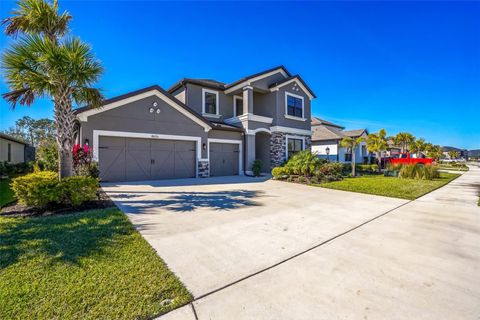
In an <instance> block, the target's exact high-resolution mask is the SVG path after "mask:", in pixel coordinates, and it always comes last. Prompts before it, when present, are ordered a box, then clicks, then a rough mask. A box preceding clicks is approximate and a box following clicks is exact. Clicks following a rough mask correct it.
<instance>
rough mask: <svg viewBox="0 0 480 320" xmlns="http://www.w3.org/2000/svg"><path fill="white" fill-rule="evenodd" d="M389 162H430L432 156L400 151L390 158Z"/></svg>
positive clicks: (423, 163)
mask: <svg viewBox="0 0 480 320" xmlns="http://www.w3.org/2000/svg"><path fill="white" fill-rule="evenodd" d="M390 163H392V164H394V165H395V164H422V165H425V164H432V163H433V159H432V158H425V157H422V156H417V154H410V153H409V152H407V153H400V154H398V155H395V156H394V157H392V158H390Z"/></svg>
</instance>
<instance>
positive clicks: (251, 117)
mask: <svg viewBox="0 0 480 320" xmlns="http://www.w3.org/2000/svg"><path fill="white" fill-rule="evenodd" d="M224 121H225V123H228V124H231V123H239V122H242V121H256V122H262V123H267V124H271V123H272V122H273V118H269V117H264V116H258V115H256V114H252V113H244V114H242V115H241V116H238V117H232V118H228V119H225V120H224Z"/></svg>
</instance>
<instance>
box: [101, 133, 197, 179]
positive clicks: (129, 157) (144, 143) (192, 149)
mask: <svg viewBox="0 0 480 320" xmlns="http://www.w3.org/2000/svg"><path fill="white" fill-rule="evenodd" d="M99 146H100V149H99V159H100V176H101V177H102V179H103V180H104V181H132V180H154V179H175V178H191V177H195V176H196V144H195V142H192V141H177V140H160V139H159V140H156V139H142V138H118V137H101V138H100V141H99ZM102 147H103V149H102Z"/></svg>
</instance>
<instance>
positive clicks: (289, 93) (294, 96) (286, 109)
mask: <svg viewBox="0 0 480 320" xmlns="http://www.w3.org/2000/svg"><path fill="white" fill-rule="evenodd" d="M288 96H292V97H293V98H297V99H300V100H302V117H301V118H300V117H295V116H291V115H289V114H288ZM289 117H290V118H289ZM285 118H287V119H291V118H293V119H295V120H301V121H305V120H306V119H305V100H304V98H303V97H302V96H299V95H298V94H294V93H291V92H288V91H285ZM303 119H305V120H303Z"/></svg>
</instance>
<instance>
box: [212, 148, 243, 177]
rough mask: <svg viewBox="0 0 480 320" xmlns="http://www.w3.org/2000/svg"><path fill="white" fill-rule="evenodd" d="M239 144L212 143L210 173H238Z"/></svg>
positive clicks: (214, 174)
mask: <svg viewBox="0 0 480 320" xmlns="http://www.w3.org/2000/svg"><path fill="white" fill-rule="evenodd" d="M239 152H240V149H239V145H238V144H233V143H210V175H211V176H231V175H238V169H239V168H238V161H239Z"/></svg>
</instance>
